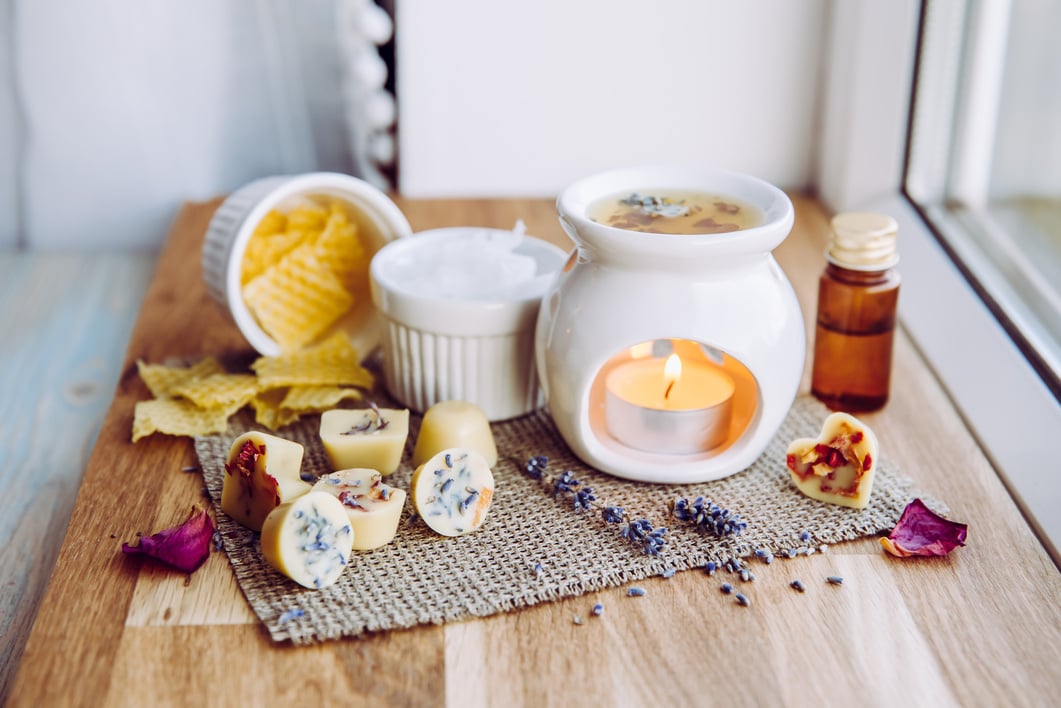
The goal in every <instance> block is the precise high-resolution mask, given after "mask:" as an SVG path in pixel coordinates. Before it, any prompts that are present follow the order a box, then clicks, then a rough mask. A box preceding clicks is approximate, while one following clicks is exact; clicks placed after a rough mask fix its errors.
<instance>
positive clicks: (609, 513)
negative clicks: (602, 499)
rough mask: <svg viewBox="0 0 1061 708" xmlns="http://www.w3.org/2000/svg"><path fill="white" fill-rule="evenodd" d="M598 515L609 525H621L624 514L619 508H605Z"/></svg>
mask: <svg viewBox="0 0 1061 708" xmlns="http://www.w3.org/2000/svg"><path fill="white" fill-rule="evenodd" d="M600 515H601V518H602V519H604V520H605V521H607V522H608V523H609V524H621V523H622V522H623V517H624V516H626V512H625V511H624V510H623V508H622V507H621V506H606V507H604V508H603V509H601V513H600Z"/></svg>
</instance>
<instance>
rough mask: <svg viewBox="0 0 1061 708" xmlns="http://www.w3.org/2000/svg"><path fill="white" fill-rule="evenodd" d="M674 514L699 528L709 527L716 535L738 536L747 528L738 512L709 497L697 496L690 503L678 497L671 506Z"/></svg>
mask: <svg viewBox="0 0 1061 708" xmlns="http://www.w3.org/2000/svg"><path fill="white" fill-rule="evenodd" d="M672 512H673V514H674V516H676V517H677V518H679V519H681V520H682V521H688V522H690V523H693V524H695V525H696V526H697V527H698V528H700V529H709V530H711V531H712V532H714V534H715V535H716V536H719V537H722V536H730V535H733V536H739V535H740V533H741V532H742V531H744V530H745V529H746V528H748V523H747V522H746V521H741V518H740V515H739V514H734V513H732V512H731V511H730V510H729V509H723V508H722V507H720V506H719V505H718V504H715V503H714V502H713V501H711V500H710V499H704V498H703V497H697V498H696V499H695V500H694V501H693V502H692V503H691V504H690V503H689V500H688V499H686V498H685V497H678V498H677V499H676V500H675V501H674V504H673V506H672Z"/></svg>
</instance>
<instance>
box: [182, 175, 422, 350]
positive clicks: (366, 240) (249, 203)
mask: <svg viewBox="0 0 1061 708" xmlns="http://www.w3.org/2000/svg"><path fill="white" fill-rule="evenodd" d="M306 197H318V198H323V199H327V200H331V199H338V200H340V201H342V202H343V203H345V204H346V205H347V206H348V208H349V209H350V210H351V212H352V213H353V215H354V216H355V218H356V220H357V223H358V228H359V234H360V235H361V240H362V243H363V244H364V246H365V248H366V250H367V252H368V255H369V256H370V257H371V256H372V254H374V253H375V252H376V251H378V250H379V249H381V248H382V247H383V246H384V245H386V244H387V243H390V242H391V241H393V240H394V239H397V238H400V237H403V236H408V235H409V234H410V233H412V229H411V228H410V227H409V222H408V221H407V220H406V218H405V215H404V214H402V212H401V210H400V209H398V207H397V205H395V204H394V202H392V201H391V200H390V199H389V198H388V197H387V195H386V194H384V193H383V192H382V191H380V190H379V189H377V188H376V187H374V186H372V185H371V184H369V183H368V182H365V181H364V180H360V179H358V178H356V177H351V176H350V175H344V174H339V173H335V172H310V173H307V174H301V175H281V176H275V177H264V178H262V179H259V180H256V181H254V182H251V183H250V184H247V185H245V186H244V187H241V188H240V189H238V190H236V191H235V192H233V193H232V194H231V195H230V196H229V197H228V198H227V199H225V201H224V202H223V203H222V204H221V206H220V207H218V209H217V211H216V212H215V213H214V216H213V218H212V219H211V220H210V226H209V227H208V229H207V232H206V240H205V242H204V243H203V252H202V266H203V280H204V281H205V283H206V288H207V291H208V292H209V293H210V295H211V296H212V297H213V298H214V299H215V300H217V301H218V302H219V303H221V304H222V305H223V306H225V308H226V309H227V311H228V312H229V314H230V315H231V316H232V319H233V320H234V321H235V323H236V326H238V327H239V330H240V332H241V333H242V334H243V336H244V337H245V338H246V339H247V341H248V342H249V343H250V345H251V346H252V347H254V348H255V350H257V351H258V353H259V354H263V355H266V356H276V355H277V354H279V353H280V347H279V345H278V344H277V343H276V342H275V341H274V340H273V339H272V338H271V337H269V335H267V334H266V333H265V332H264V331H263V330H262V328H261V327H260V326H259V325H258V322H257V321H256V320H255V318H254V316H253V315H252V314H251V313H250V311H249V310H248V309H247V305H246V304H245V303H244V302H243V296H242V288H241V286H240V271H241V269H242V261H243V254H244V253H245V252H246V250H247V242H248V241H249V240H250V237H251V234H253V233H254V229H255V227H256V226H257V225H258V223H259V222H260V221H261V220H262V218H263V217H264V216H265V215H266V214H267V213H268V212H269V211H270V210H272V209H277V208H279V209H281V210H283V209H284V207H285V204H289V203H293V202H297V201H298V200H300V199H304V198H306ZM354 308H355V310H356V312H353V313H350V314H348V315H347V316H346V317H344V318H342V320H341V321H340V325H337V326H342V327H343V328H344V329H346V330H347V332H348V333H349V334H350V337H351V340H352V341H353V343H354V346H356V347H357V349H358V351H359V352H361V353H362V354H366V355H367V354H368V353H369V352H370V351H371V350H372V349H373V348H375V346H376V344H377V343H378V342H379V322H378V319H377V317H376V314H375V308H374V307H372V303H371V302H368V301H365V302H358V303H355V305H354Z"/></svg>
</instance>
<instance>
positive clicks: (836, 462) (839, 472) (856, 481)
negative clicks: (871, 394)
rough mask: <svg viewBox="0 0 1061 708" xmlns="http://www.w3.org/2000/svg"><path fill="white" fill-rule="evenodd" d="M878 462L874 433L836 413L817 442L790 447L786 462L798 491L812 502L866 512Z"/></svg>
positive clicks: (811, 440) (804, 440)
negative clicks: (816, 501)
mask: <svg viewBox="0 0 1061 708" xmlns="http://www.w3.org/2000/svg"><path fill="white" fill-rule="evenodd" d="M876 460H877V436H876V435H874V434H873V431H872V430H870V429H869V427H868V426H866V424H865V423H863V422H862V421H860V420H859V419H857V418H855V417H854V416H852V415H849V414H847V413H833V414H831V415H829V417H828V418H826V419H825V423H824V424H823V425H822V432H821V434H820V435H819V436H818V437H817V438H798V439H796V440H793V441H792V442H791V443H790V444H789V446H788V450H787V453H786V459H785V462H786V464H787V465H788V469H789V472H790V473H791V474H792V482H793V483H794V484H795V485H796V488H797V489H799V491H801V492H803V493H804V494H806V495H807V496H808V497H810V498H811V499H817V500H818V501H822V502H827V503H829V504H839V505H840V506H848V507H851V508H852V509H865V508H866V506H867V505H868V504H869V495H870V493H871V492H872V491H873V473H874V469H875V468H874V464H875V463H876Z"/></svg>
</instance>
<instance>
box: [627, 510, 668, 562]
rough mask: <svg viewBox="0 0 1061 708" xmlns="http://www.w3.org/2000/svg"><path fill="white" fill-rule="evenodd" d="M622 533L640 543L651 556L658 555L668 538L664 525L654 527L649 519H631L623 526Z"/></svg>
mask: <svg viewBox="0 0 1061 708" xmlns="http://www.w3.org/2000/svg"><path fill="white" fill-rule="evenodd" d="M621 533H622V536H623V538H625V539H626V540H628V541H630V542H631V543H633V544H634V545H640V546H641V547H642V549H643V550H644V551H645V553H646V554H648V555H650V556H658V555H659V552H660V551H661V550H662V549H663V544H665V543H666V542H667V539H665V538H664V535H666V533H667V529H665V528H662V527H661V528H658V529H656V528H652V523H651V522H650V521H649V520H648V519H638V520H637V521H631V522H630V523H629V524H627V525H626V526H625V527H624V528H623V530H622V532H621Z"/></svg>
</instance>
